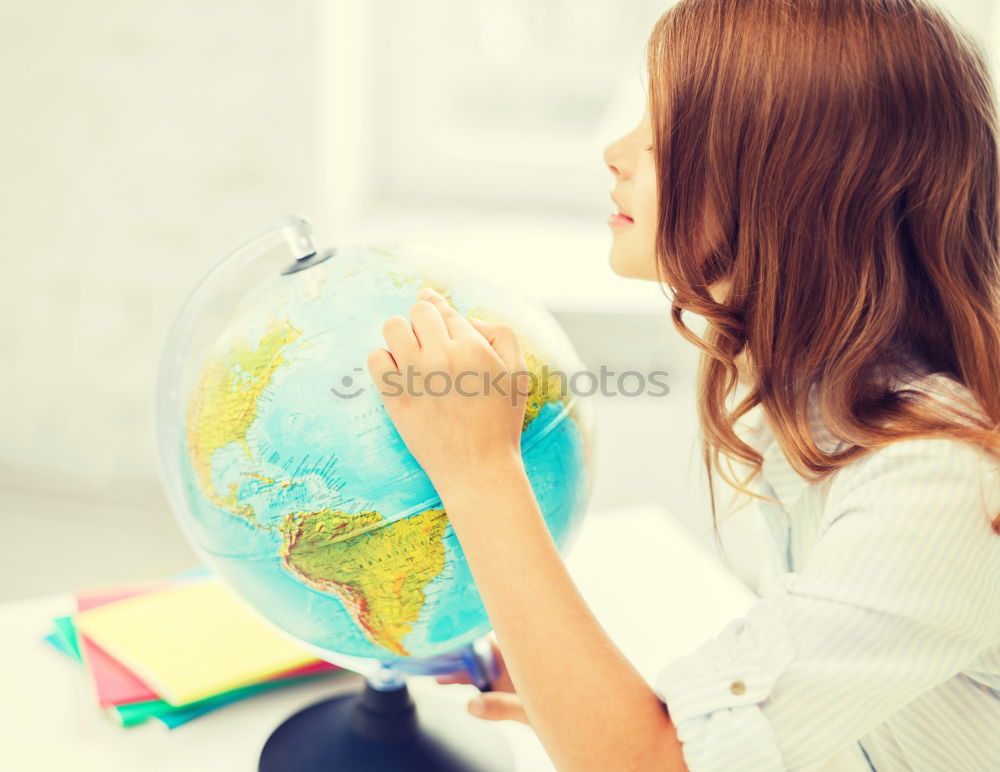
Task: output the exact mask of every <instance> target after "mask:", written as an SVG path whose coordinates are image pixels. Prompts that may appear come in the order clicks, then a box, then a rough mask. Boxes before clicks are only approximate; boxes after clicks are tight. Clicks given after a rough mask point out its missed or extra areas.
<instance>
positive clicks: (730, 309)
mask: <svg viewBox="0 0 1000 772" xmlns="http://www.w3.org/2000/svg"><path fill="white" fill-rule="evenodd" d="M647 53H648V67H649V85H650V88H649V90H650V94H649V97H650V108H651V118H652V122H653V136H654V157H655V160H656V168H657V176H658V179H657V191H658V196H659V202H658V218H659V223H658V233H657V243H656V253H657V255H656V257H657V270H658V274H659V276H660V278H661V281H665V282H666V283H667V284H669V285H670V287H671V289H672V290H673V298H672V315H673V320H674V324H675V325H676V326H677V328H678V329H679V330H680V332H681V334H683V335H684V336H685V337H686V338H688V339H689V340H690V341H692V342H693V343H695V344H696V345H698V346H699V347H700V348H701V349H702V351H703V353H702V357H701V371H700V375H699V397H698V403H699V407H698V409H699V415H700V421H701V428H702V442H703V452H704V460H705V464H706V467H707V469H708V472H709V475H708V477H709V484H710V490H711V481H712V471H713V468H714V469H715V470H716V471H717V472H718V473H719V474H720V476H721V477H722V478H723V479H725V480H726V481H727V482H728V483H730V484H731V485H733V486H734V487H736V488H737V489H740V490H743V491H744V492H747V493H750V491H748V490H747V488H746V486H747V484H748V483H749V481H750V480H751V479H752V478H753V477H754V475H755V474H757V472H758V471H759V470H760V466H761V463H762V461H763V459H762V457H761V455H760V453H758V452H757V451H756V450H755V449H754V448H753V447H751V446H750V445H748V444H747V443H746V442H744V441H743V440H742V439H741V438H740V437H739V436H738V435H737V432H736V431H735V426H736V423H737V421H738V420H739V419H740V418H741V417H742V416H743V415H745V414H746V413H747V412H748V411H749V410H751V409H752V408H754V407H756V406H757V405H758V404H759V405H761V406H762V410H763V412H764V416H765V417H766V419H767V421H768V424H769V425H770V427H771V429H772V431H773V434H774V437H775V439H776V441H777V442H779V444H780V447H781V449H782V451H783V452H784V454H785V456H786V457H787V458H788V460H789V463H790V464H791V465H792V466H793V468H795V469H796V471H797V472H798V473H799V474H800V475H802V476H803V477H805V478H806V479H809V480H811V481H813V482H816V481H819V480H822V479H824V478H826V477H828V476H829V475H831V474H832V473H834V472H835V471H836V470H837V469H839V468H840V467H842V466H843V465H845V464H847V463H848V462H850V461H852V460H853V459H856V458H858V457H859V456H861V455H864V454H867V453H869V452H871V451H873V450H876V449H878V448H880V447H883V446H885V445H887V444H889V443H890V442H893V441H897V440H900V439H906V438H915V437H930V436H948V437H954V438H958V439H961V440H964V441H968V442H971V443H974V444H975V445H977V446H979V447H981V448H984V449H985V450H986V451H987V452H988V453H990V454H991V455H992V456H994V457H996V458H998V459H1000V247H998V222H1000V210H998V185H1000V168H998V152H997V113H996V107H995V104H994V92H993V83H992V80H991V77H990V74H989V70H988V67H987V65H986V63H985V59H984V55H983V53H982V51H981V50H980V47H979V44H978V42H977V41H976V39H975V38H972V37H971V36H969V34H968V33H967V32H965V31H964V30H963V29H962V28H961V27H960V26H958V25H956V24H955V23H954V22H953V21H952V20H951V19H950V17H948V16H946V15H945V14H944V13H943V12H942V11H940V10H938V9H937V8H935V7H933V6H931V5H929V4H927V3H924V2H921V1H920V0H794V1H793V0H681V2H680V3H678V4H677V5H676V6H674V7H672V8H670V9H669V10H668V11H667V12H666V13H664V14H663V16H662V17H661V18H660V19H659V21H658V22H657V23H656V25H655V27H654V29H653V32H652V34H651V36H650V39H649V44H648V51H647ZM720 280H724V281H726V282H728V286H729V289H728V295H727V296H726V297H725V298H722V302H716V300H714V299H713V297H712V294H711V293H710V292H709V287H711V286H712V285H714V284H715V283H716V282H719V281H720ZM720 286H721V285H720ZM688 311H690V312H693V313H695V314H697V315H698V316H700V317H703V318H704V320H705V321H706V322H707V326H706V331H705V333H704V335H703V336H702V335H698V334H696V333H695V332H694V331H692V330H691V329H690V328H689V327H688V326H687V324H686V323H685V320H684V318H683V317H684V314H685V312H688ZM900 351H907V352H912V354H913V355H915V356H917V357H919V358H920V359H921V360H922V361H924V362H926V363H927V365H928V366H929V368H930V370H931V371H933V372H937V373H942V374H944V375H946V376H947V377H948V378H951V379H954V380H955V381H957V382H958V383H959V384H961V385H962V386H963V387H964V388H965V390H966V391H965V393H966V394H967V395H968V396H969V397H970V400H975V401H976V403H977V404H971V401H968V400H967V401H966V403H965V405H966V406H965V407H964V408H956V407H955V406H954V405H947V404H945V403H944V402H942V401H939V400H935V399H933V398H931V397H929V396H928V395H926V394H921V393H919V392H916V391H913V390H907V389H905V388H904V389H895V388H894V387H893V386H892V383H893V381H892V380H891V378H890V373H889V372H888V371H887V369H886V368H885V367H884V366H883V365H884V363H885V362H888V361H890V360H891V359H892V357H893V356H896V355H897V354H898V352H900ZM738 357H739V358H740V361H743V360H745V362H746V363H747V365H748V369H749V371H750V372H751V373H752V383H751V385H750V387H749V389H748V390H747V391H746V393H745V395H744V396H742V398H741V399H740V400H739V401H738V402H737V401H736V400H735V397H736V395H737V392H738V388H737V387H738V386H742V384H741V383H740V382H739V380H738V369H737V358H738ZM813 391H814V392H815V399H816V404H817V405H818V410H819V414H820V415H821V416H822V420H823V423H824V424H825V427H826V428H827V429H828V430H829V432H831V433H832V434H833V436H835V437H836V438H837V439H838V440H839V441H841V442H842V443H844V444H845V445H846V449H842V450H840V451H839V452H836V453H830V452H824V450H822V449H821V448H820V447H819V446H818V445H817V443H816V441H815V438H814V436H813V435H812V433H811V431H810V424H809V399H810V394H811V392H813ZM734 402H735V404H734V405H732V406H730V405H731V403H734ZM723 457H725V458H726V460H727V462H728V464H727V465H728V466H729V469H728V470H727V469H725V468H723V465H722V463H721V461H722V458H723ZM734 461H735V462H737V463H745V464H746V465H748V467H749V469H750V473H749V474H748V475H747V476H745V477H744V478H743V479H742V480H737V479H736V478H735V475H734V473H733V472H732V463H733V462H734ZM751 495H754V494H752V493H751ZM712 516H713V522H715V523H716V525H717V520H716V513H715V500H714V495H713V496H712ZM993 528H994V530H996V531H997V532H998V533H1000V513H998V515H997V517H996V519H995V520H994V521H993ZM716 533H718V531H716Z"/></svg>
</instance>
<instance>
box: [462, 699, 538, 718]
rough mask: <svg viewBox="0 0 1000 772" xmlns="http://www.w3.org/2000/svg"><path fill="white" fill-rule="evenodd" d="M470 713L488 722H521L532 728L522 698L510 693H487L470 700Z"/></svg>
mask: <svg viewBox="0 0 1000 772" xmlns="http://www.w3.org/2000/svg"><path fill="white" fill-rule="evenodd" d="M467 708H468V711H469V713H471V714H472V715H473V716H475V717H476V718H482V719H486V720H487V721H520V722H521V723H522V724H528V725H529V726H531V722H530V721H529V720H528V714H527V713H525V712H524V705H522V704H521V698H520V697H518V696H517V695H516V694H511V693H508V692H486V693H484V694H480V695H479V696H478V697H473V698H472V699H471V700H469V704H468V706H467Z"/></svg>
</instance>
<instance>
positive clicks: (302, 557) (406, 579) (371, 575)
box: [279, 508, 448, 656]
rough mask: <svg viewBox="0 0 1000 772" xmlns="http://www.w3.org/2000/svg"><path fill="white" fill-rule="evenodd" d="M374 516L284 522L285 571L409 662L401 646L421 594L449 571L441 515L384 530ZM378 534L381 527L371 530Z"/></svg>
mask: <svg viewBox="0 0 1000 772" xmlns="http://www.w3.org/2000/svg"><path fill="white" fill-rule="evenodd" d="M382 521H383V518H382V515H380V514H379V513H378V512H375V511H364V512H357V513H349V512H345V511H343V510H339V509H328V508H327V509H320V510H317V511H315V512H295V513H292V514H290V515H287V516H286V517H285V518H284V520H282V522H281V524H280V526H279V530H280V532H281V535H282V547H281V558H282V564H283V565H284V566H285V568H287V569H288V570H289V571H290V572H291V573H292V574H294V575H295V576H296V577H298V578H299V579H300V580H301V581H303V582H305V583H306V584H307V585H309V586H310V587H313V588H315V589H317V590H321V591H323V592H328V593H331V594H333V595H336V596H337V597H338V598H339V599H340V600H341V602H342V603H343V604H344V606H345V608H346V609H347V611H348V613H349V614H350V615H351V618H352V619H353V620H354V622H355V624H357V625H358V627H359V628H361V630H362V631H363V632H364V633H365V635H367V636H368V638H369V640H371V641H372V642H373V643H375V644H377V645H379V646H383V647H385V648H386V649H388V650H389V651H391V652H392V653H393V654H397V655H399V656H409V652H408V651H407V650H406V648H405V647H404V646H403V642H402V641H403V638H404V637H405V636H406V635H407V634H408V633H409V632H410V631H411V630H412V629H413V624H414V623H415V622H416V620H417V617H418V616H420V611H421V609H422V608H423V605H424V602H425V600H426V596H425V594H424V588H426V587H427V585H428V584H429V583H430V582H431V580H433V579H434V578H435V577H436V576H437V575H438V574H440V573H441V572H442V571H443V570H444V565H445V547H444V539H443V537H444V531H445V528H446V527H447V525H448V517H447V515H446V514H445V511H444V510H443V509H428V510H425V511H424V512H421V513H419V514H416V515H412V516H411V517H406V518H403V519H402V520H396V521H394V522H391V523H386V524H385V525H377V524H378V523H381V522H382ZM373 526H376V527H373Z"/></svg>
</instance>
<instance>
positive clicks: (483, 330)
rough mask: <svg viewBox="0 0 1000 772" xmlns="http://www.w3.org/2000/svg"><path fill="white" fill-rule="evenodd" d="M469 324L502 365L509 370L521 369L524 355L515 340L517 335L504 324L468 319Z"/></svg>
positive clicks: (518, 342)
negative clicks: (497, 356) (489, 346)
mask: <svg viewBox="0 0 1000 772" xmlns="http://www.w3.org/2000/svg"><path fill="white" fill-rule="evenodd" d="M469 323H470V324H471V325H472V326H473V327H474V328H475V329H476V331H477V332H479V334H480V335H482V336H483V337H484V338H486V340H487V341H489V344H490V345H491V346H492V347H493V350H494V351H496V352H497V354H498V355H499V357H500V358H501V359H502V360H503V361H504V364H506V365H507V367H509V368H511V369H523V367H524V354H523V353H522V351H521V343H520V341H518V339H517V333H515V332H514V330H513V329H511V328H510V327H509V326H508V325H506V324H495V323H493V322H484V321H483V320H482V319H475V318H473V317H471V316H470V317H469Z"/></svg>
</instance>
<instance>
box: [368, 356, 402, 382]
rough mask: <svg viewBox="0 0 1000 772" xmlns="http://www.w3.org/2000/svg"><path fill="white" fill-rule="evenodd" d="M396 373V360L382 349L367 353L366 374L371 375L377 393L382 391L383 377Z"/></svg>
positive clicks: (397, 369) (397, 370)
mask: <svg viewBox="0 0 1000 772" xmlns="http://www.w3.org/2000/svg"><path fill="white" fill-rule="evenodd" d="M398 372H399V368H398V367H397V366H396V360H395V359H393V356H392V354H391V353H389V352H388V351H386V350H385V349H384V348H376V349H372V350H371V351H369V352H368V373H369V374H370V375H371V377H372V380H373V381H374V382H375V385H376V386H378V387H379V391H381V390H382V384H383V382H384V379H385V376H386V375H388V374H389V373H398Z"/></svg>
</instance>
